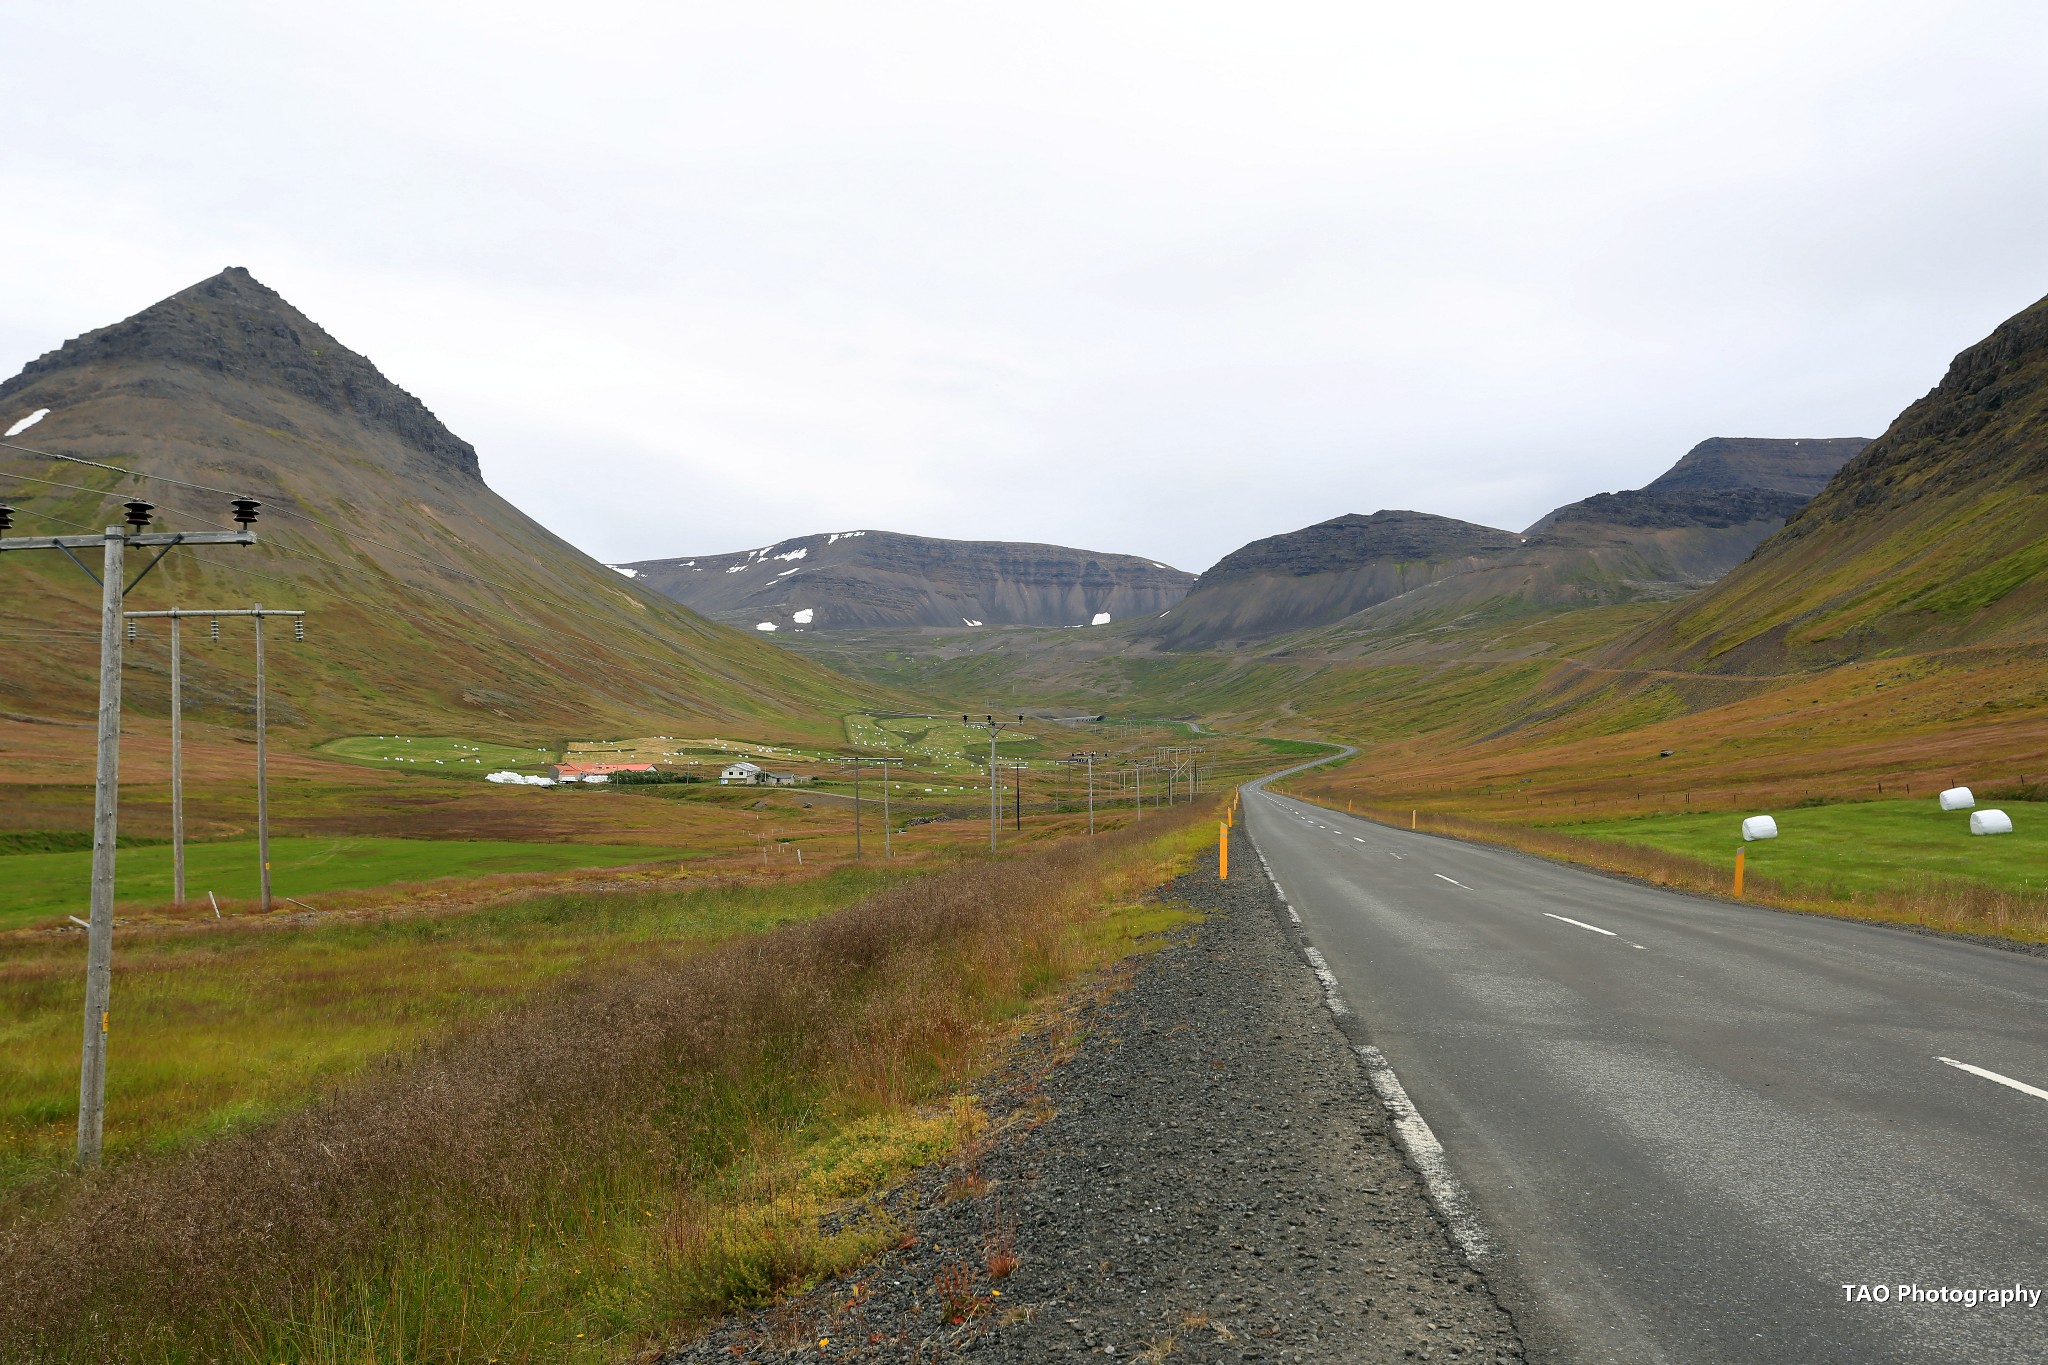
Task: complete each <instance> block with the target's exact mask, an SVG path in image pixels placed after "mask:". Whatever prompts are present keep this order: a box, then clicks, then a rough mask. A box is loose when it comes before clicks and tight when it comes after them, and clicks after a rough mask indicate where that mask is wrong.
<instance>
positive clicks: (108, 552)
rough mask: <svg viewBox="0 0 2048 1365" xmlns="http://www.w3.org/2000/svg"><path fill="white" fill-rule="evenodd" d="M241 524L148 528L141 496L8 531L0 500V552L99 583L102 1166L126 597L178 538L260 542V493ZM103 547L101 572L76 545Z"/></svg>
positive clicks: (92, 1073)
mask: <svg viewBox="0 0 2048 1365" xmlns="http://www.w3.org/2000/svg"><path fill="white" fill-rule="evenodd" d="M229 505H230V507H231V508H232V509H233V515H234V519H235V524H236V526H237V527H238V528H239V529H237V530H234V531H157V532H152V531H149V530H148V529H147V528H148V526H149V523H150V520H151V516H152V514H153V513H154V512H155V511H156V507H155V504H153V503H148V502H143V501H141V500H139V499H137V500H134V501H130V502H127V503H124V504H123V506H124V507H125V509H126V511H127V517H126V521H127V529H123V528H122V527H119V526H109V527H107V528H106V530H105V531H103V532H101V533H100V534H99V535H97V536H90V535H86V536H9V535H7V534H6V533H7V531H9V530H10V529H12V527H13V525H14V509H13V508H12V507H7V506H5V505H0V552H4V551H8V550H56V551H59V552H61V553H62V554H63V555H64V556H65V557H66V558H67V559H69V560H70V561H71V562H72V563H73V564H76V565H77V566H78V567H79V568H80V569H83V570H84V571H85V575H86V577H88V578H91V579H93V580H94V581H95V582H97V583H98V584H99V585H100V709H99V735H98V747H97V752H98V758H97V761H96V763H95V765H94V771H93V803H92V805H93V809H92V912H91V918H90V920H89V921H88V922H87V925H86V943H87V947H86V961H85V1038H84V1042H83V1046H82V1048H81V1056H80V1061H79V1068H78V1164H79V1165H81V1166H96V1165H98V1164H99V1160H100V1150H101V1146H102V1139H103V1136H104V1129H105V1122H106V1099H107V1016H108V1011H109V1004H110V999H109V998H110V995H111V992H112V986H113V971H114V843H115V836H116V834H117V826H118V816H119V804H120V782H121V644H122V616H121V603H122V601H123V599H124V598H126V596H127V595H128V593H129V592H130V591H132V590H133V589H134V587H135V585H136V584H138V583H140V582H141V581H142V580H143V579H145V578H147V577H148V576H149V572H150V570H151V569H154V568H155V567H156V566H157V565H159V564H161V563H163V560H164V556H165V555H167V554H169V553H170V552H171V551H172V549H173V548H175V547H177V546H179V545H254V544H255V543H256V532H255V529H254V527H255V522H256V512H257V509H258V508H260V507H261V506H262V505H263V504H262V503H260V502H258V501H257V500H256V499H254V498H234V499H232V500H231V501H230V504H229ZM95 545H97V546H99V547H100V571H99V572H98V573H97V574H95V573H94V572H93V571H92V570H91V569H90V568H87V566H86V563H85V561H84V560H82V559H80V558H79V557H78V556H77V555H75V554H73V553H72V551H73V550H89V549H91V548H92V547H93V546H95ZM131 546H132V547H134V548H136V549H154V550H156V551H157V555H156V558H155V559H152V560H150V561H149V563H148V564H146V565H144V566H143V569H142V572H141V573H138V574H137V575H135V577H134V578H132V579H130V578H128V576H127V575H128V570H127V552H128V550H129V548H130V547H131Z"/></svg>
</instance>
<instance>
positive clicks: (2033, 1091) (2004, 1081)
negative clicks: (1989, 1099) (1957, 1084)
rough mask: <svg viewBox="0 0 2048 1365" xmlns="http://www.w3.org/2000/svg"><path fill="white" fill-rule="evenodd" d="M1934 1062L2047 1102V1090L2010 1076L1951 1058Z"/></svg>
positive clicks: (1937, 1058)
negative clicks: (1942, 1063)
mask: <svg viewBox="0 0 2048 1365" xmlns="http://www.w3.org/2000/svg"><path fill="white" fill-rule="evenodd" d="M1934 1060H1935V1061H1937V1062H1945V1063H1947V1064H1948V1065H1950V1066H1952V1067H1954V1068H1955V1069H1956V1070H1958V1071H1967V1072H1969V1073H1970V1074H1971V1075H1972V1076H1982V1077H1983V1078H1984V1079H1985V1080H1987V1081H1997V1082H1998V1083H1999V1084H2000V1085H2009V1086H2011V1087H2012V1088H2013V1089H2015V1090H2017V1091H2019V1092H2020V1093H2022V1094H2026V1095H2032V1096H2033V1097H2034V1098H2035V1099H2037V1100H2048V1090H2043V1089H2041V1088H2040V1087H2039V1086H2033V1085H2028V1084H2027V1083H2026V1082H2025V1081H2016V1080H2014V1079H2013V1078H2012V1077H2010V1076H2001V1075H1999V1074H1998V1073H1997V1072H1996V1071H1986V1070H1985V1069H1984V1068H1983V1067H1981V1066H1971V1065H1970V1064H1969V1063H1968V1062H1959V1061H1957V1060H1956V1059H1955V1058H1953V1057H1936V1058H1935V1059H1934Z"/></svg>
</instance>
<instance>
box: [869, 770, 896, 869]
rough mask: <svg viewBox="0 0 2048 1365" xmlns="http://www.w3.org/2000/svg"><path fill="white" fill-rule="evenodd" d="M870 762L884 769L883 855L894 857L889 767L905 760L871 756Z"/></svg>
mask: <svg viewBox="0 0 2048 1365" xmlns="http://www.w3.org/2000/svg"><path fill="white" fill-rule="evenodd" d="M868 762H870V763H872V764H874V765H875V766H876V767H877V768H880V769H881V770H882V856H883V857H884V858H893V857H895V856H896V849H895V846H894V845H892V844H891V843H890V842H889V834H890V831H889V769H891V768H900V767H902V766H903V763H904V760H902V759H900V758H871V759H869V760H868Z"/></svg>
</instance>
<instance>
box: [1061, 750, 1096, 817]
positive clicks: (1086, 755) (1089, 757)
mask: <svg viewBox="0 0 2048 1365" xmlns="http://www.w3.org/2000/svg"><path fill="white" fill-rule="evenodd" d="M1101 757H1102V755H1101V754H1098V753H1096V752H1095V751H1094V750H1093V749H1087V750H1084V751H1083V752H1081V753H1078V754H1069V755H1068V756H1067V762H1069V763H1073V762H1076V761H1078V762H1080V763H1081V764H1083V765H1084V766H1086V768H1087V769H1088V832H1089V833H1090V834H1093V833H1094V832H1095V760H1096V759H1098V758H1101Z"/></svg>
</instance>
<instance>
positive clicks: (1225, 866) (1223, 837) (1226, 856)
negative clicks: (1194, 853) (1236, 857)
mask: <svg viewBox="0 0 2048 1365" xmlns="http://www.w3.org/2000/svg"><path fill="white" fill-rule="evenodd" d="M1216 878H1217V880H1218V881H1226V882H1227V881H1229V880H1230V826H1229V825H1218V826H1216Z"/></svg>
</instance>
